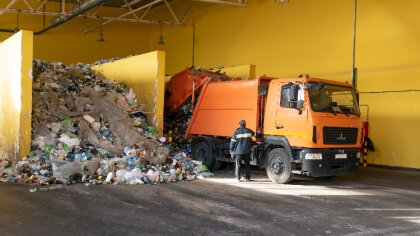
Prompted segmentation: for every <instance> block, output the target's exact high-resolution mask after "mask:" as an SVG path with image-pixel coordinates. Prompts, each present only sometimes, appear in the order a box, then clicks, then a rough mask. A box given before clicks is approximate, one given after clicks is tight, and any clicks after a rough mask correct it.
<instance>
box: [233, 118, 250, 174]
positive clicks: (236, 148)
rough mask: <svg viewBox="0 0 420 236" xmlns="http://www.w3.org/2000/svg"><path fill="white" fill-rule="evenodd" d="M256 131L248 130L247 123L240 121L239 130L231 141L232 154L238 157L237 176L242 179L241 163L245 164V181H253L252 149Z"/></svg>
mask: <svg viewBox="0 0 420 236" xmlns="http://www.w3.org/2000/svg"><path fill="white" fill-rule="evenodd" d="M254 135H255V133H254V131H252V130H250V129H248V128H246V121H245V120H241V121H239V128H238V129H236V130H235V132H234V133H233V135H232V138H231V140H230V152H231V153H233V154H235V155H236V167H235V176H236V179H237V180H238V181H240V179H241V162H242V160H243V161H244V163H245V180H246V181H250V180H251V164H250V161H251V147H252V139H251V137H253V136H254Z"/></svg>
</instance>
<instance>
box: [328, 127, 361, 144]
mask: <svg viewBox="0 0 420 236" xmlns="http://www.w3.org/2000/svg"><path fill="white" fill-rule="evenodd" d="M357 133H358V132H357V128H341V127H324V135H323V136H324V144H356V142H357Z"/></svg>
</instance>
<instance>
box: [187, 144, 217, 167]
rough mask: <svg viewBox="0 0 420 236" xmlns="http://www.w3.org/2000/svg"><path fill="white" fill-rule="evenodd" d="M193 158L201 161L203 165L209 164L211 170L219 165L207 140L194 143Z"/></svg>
mask: <svg viewBox="0 0 420 236" xmlns="http://www.w3.org/2000/svg"><path fill="white" fill-rule="evenodd" d="M191 154H192V159H194V160H197V161H201V162H202V163H203V165H205V166H207V168H209V170H214V169H215V167H217V165H216V164H218V163H216V159H215V158H214V157H213V152H212V150H211V147H210V146H209V144H208V143H207V142H204V141H203V142H199V143H197V144H196V145H194V147H193V149H192V153H191Z"/></svg>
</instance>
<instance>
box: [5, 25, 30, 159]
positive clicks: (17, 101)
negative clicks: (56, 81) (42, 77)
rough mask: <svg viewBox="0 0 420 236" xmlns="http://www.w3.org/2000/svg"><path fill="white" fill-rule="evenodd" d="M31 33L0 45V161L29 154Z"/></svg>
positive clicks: (17, 35)
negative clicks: (0, 159) (1, 158)
mask: <svg viewBox="0 0 420 236" xmlns="http://www.w3.org/2000/svg"><path fill="white" fill-rule="evenodd" d="M32 40H33V39H32V32H28V31H20V32H19V33H17V34H15V35H13V36H12V37H10V38H9V39H7V40H6V41H4V42H2V43H1V44H0V84H1V86H0V157H7V158H8V159H10V160H12V161H17V160H18V159H19V157H23V156H25V155H28V154H29V151H30V144H31V111H32Z"/></svg>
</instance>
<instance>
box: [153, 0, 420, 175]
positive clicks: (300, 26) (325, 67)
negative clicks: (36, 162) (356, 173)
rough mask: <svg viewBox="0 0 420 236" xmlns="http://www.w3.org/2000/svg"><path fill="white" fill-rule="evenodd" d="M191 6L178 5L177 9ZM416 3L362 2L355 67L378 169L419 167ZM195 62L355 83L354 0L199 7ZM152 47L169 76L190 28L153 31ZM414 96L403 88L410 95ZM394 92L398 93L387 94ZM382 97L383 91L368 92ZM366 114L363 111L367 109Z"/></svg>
mask: <svg viewBox="0 0 420 236" xmlns="http://www.w3.org/2000/svg"><path fill="white" fill-rule="evenodd" d="M186 2H188V1H179V0H178V1H176V2H175V3H174V8H175V10H176V11H178V12H180V11H182V9H185V7H186V6H187V5H188V3H186ZM419 7H420V1H417V0H402V1H394V0H359V1H358V29H357V50H356V65H357V67H358V69H359V80H358V89H359V90H360V91H361V104H367V105H369V107H370V114H369V121H370V124H371V134H370V136H371V138H372V140H373V142H374V143H375V146H376V152H371V153H369V157H368V162H369V163H373V164H380V165H387V166H397V167H411V168H420V158H418V156H419V155H418V154H417V148H416V147H417V146H418V145H419V144H420V138H419V133H420V123H419V122H417V121H418V120H420V111H419V106H418V105H419V104H418V101H420V93H419V91H418V90H420V78H419V75H420V45H419V43H418V38H419V37H420V21H419V20H418V9H419ZM189 19H190V22H189V24H195V28H196V37H195V41H196V43H195V46H194V47H195V64H196V65H199V66H203V67H212V68H215V67H217V66H232V65H243V64H254V65H256V66H257V72H256V74H257V75H262V74H267V75H269V76H276V77H286V76H297V75H299V74H302V73H308V74H309V75H311V76H313V77H321V78H325V79H333V80H339V81H351V66H352V34H353V0H317V1H308V0H291V1H289V3H288V4H276V3H275V2H274V1H272V0H262V1H248V6H247V7H230V6H223V5H218V4H205V3H195V4H194V8H193V13H192V16H191V17H190V18H189ZM149 35H150V37H149V44H150V49H154V48H159V49H160V50H164V51H166V53H167V58H168V60H167V73H173V72H176V71H180V70H182V69H183V68H185V67H186V66H190V65H191V64H192V48H193V46H192V27H191V26H186V27H182V28H180V27H168V26H166V27H164V29H163V35H164V38H165V44H164V45H158V44H157V43H156V42H157V39H158V37H159V35H160V28H159V27H152V28H151V30H150V34H149ZM409 89H411V90H417V91H412V92H409V91H405V90H409ZM390 90H393V91H394V90H395V91H397V92H386V91H390ZM370 92H379V93H370ZM362 111H363V112H364V114H363V117H366V108H365V107H362Z"/></svg>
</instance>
